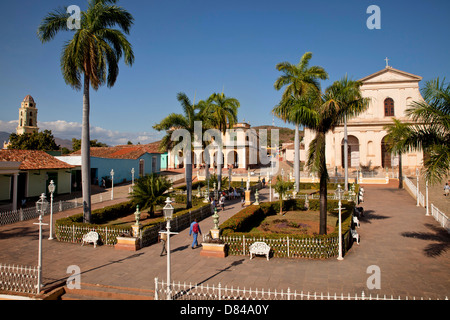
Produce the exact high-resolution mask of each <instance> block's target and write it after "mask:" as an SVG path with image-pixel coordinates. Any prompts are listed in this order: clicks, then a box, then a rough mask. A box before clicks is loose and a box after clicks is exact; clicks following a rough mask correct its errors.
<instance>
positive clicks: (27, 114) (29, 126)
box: [16, 95, 39, 134]
mask: <svg viewBox="0 0 450 320" xmlns="http://www.w3.org/2000/svg"><path fill="white" fill-rule="evenodd" d="M37 112H38V110H37V109H36V103H35V102H34V99H33V97H32V96H30V95H27V96H26V97H25V99H23V101H22V104H21V106H20V109H19V126H18V127H17V129H16V132H17V134H24V133H33V132H38V131H39V128H38V127H37Z"/></svg>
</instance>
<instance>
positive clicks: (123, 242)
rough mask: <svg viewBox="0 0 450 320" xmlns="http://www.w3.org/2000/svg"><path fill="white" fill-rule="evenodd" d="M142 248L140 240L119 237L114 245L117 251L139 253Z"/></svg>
mask: <svg viewBox="0 0 450 320" xmlns="http://www.w3.org/2000/svg"><path fill="white" fill-rule="evenodd" d="M140 248H141V246H140V241H139V238H134V237H117V243H116V244H115V245H114V249H116V250H126V251H137V250H139V249H140Z"/></svg>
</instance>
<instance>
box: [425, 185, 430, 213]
mask: <svg viewBox="0 0 450 320" xmlns="http://www.w3.org/2000/svg"><path fill="white" fill-rule="evenodd" d="M425 187H426V191H425V197H426V202H427V203H426V205H427V214H426V215H427V216H429V215H430V209H428V180H427V181H425Z"/></svg>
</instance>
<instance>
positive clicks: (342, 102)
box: [292, 78, 368, 234]
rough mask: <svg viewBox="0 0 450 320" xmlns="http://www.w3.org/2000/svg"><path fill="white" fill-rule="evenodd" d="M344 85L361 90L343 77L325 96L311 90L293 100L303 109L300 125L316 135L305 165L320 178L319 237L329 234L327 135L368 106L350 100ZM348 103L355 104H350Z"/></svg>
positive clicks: (301, 110) (299, 115) (300, 110)
mask: <svg viewBox="0 0 450 320" xmlns="http://www.w3.org/2000/svg"><path fill="white" fill-rule="evenodd" d="M344 84H347V85H348V86H355V87H358V83H354V82H351V81H348V80H347V79H346V78H344V79H343V80H341V81H335V82H334V83H333V84H332V85H331V86H330V87H328V88H327V89H326V91H325V93H324V94H321V93H318V92H317V91H315V90H311V91H309V93H308V95H307V96H306V97H304V98H303V99H298V100H297V101H295V100H292V101H293V102H292V103H296V104H297V105H298V106H300V107H298V108H297V109H298V111H297V115H298V117H299V119H298V120H299V121H300V123H301V124H302V125H305V126H306V127H307V128H309V129H311V130H313V131H314V132H315V134H316V135H315V137H314V139H313V140H312V141H311V143H310V145H309V149H308V159H307V162H306V165H307V166H308V168H309V169H310V170H311V171H313V172H317V173H318V175H319V177H320V227H319V233H320V234H326V232H327V193H328V191H327V182H328V180H329V176H328V170H327V166H326V157H325V148H326V134H327V133H328V132H330V131H333V130H334V129H335V128H336V127H337V126H339V125H341V124H342V123H343V122H344V119H345V118H346V117H347V118H350V117H354V116H356V115H358V114H359V113H361V112H363V111H364V110H366V108H367V106H368V101H367V99H363V98H361V99H353V100H351V99H349V98H348V97H347V95H348V94H350V92H353V91H352V90H347V89H348V88H347V85H344ZM358 88H359V87H358ZM349 101H352V102H351V103H349Z"/></svg>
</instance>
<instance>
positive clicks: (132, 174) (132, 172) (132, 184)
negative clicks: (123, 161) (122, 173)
mask: <svg viewBox="0 0 450 320" xmlns="http://www.w3.org/2000/svg"><path fill="white" fill-rule="evenodd" d="M131 187H134V168H132V169H131Z"/></svg>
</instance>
